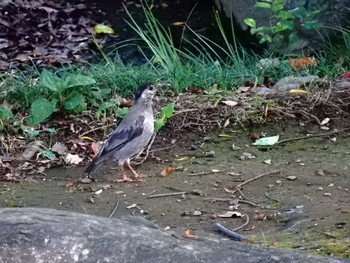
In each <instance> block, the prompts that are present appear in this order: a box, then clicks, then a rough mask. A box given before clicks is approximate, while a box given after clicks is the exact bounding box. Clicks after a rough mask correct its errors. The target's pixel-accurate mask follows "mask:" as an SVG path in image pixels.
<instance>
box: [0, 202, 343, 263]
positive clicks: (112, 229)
mask: <svg viewBox="0 0 350 263" xmlns="http://www.w3.org/2000/svg"><path fill="white" fill-rule="evenodd" d="M0 225H1V227H0V262H11V263H17V262H25V263H34V262H35V263H39V262H50V263H54V262H84V263H89V262H93V263H96V262H113V263H114V262H116V263H119V262H120V263H121V262H133V263H134V262H149V263H151V262H159V263H160V262H161V263H166V262H208V263H209V262H210V263H211V262H222V263H225V262H227V263H232V262H244V263H251V262H256V263H257V262H260V263H262V262H266V263H270V262H283V263H287V262H294V263H296V262H315V263H316V262H317V263H322V262H324V263H340V262H349V260H347V259H336V258H326V257H321V256H317V255H313V254H305V253H302V252H300V251H297V250H278V249H269V248H264V247H257V246H252V245H248V244H244V243H239V242H234V241H231V240H226V239H220V240H216V239H215V240H214V239H206V238H202V239H199V240H192V239H184V238H175V237H174V236H172V235H171V234H170V233H167V232H164V231H161V230H159V229H157V227H155V226H154V225H153V224H152V223H150V222H148V221H146V220H144V219H142V218H128V219H109V218H103V217H96V216H89V215H84V214H78V213H72V212H65V211H57V210H52V209H42V208H13V209H11V208H9V209H0Z"/></svg>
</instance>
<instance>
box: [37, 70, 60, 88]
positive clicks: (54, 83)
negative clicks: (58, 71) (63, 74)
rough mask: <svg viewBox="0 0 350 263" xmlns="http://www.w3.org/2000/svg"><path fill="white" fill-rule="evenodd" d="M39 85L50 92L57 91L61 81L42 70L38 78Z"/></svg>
mask: <svg viewBox="0 0 350 263" xmlns="http://www.w3.org/2000/svg"><path fill="white" fill-rule="evenodd" d="M40 80H41V84H42V85H43V86H45V87H46V88H48V89H50V90H52V91H56V92H57V91H59V89H60V88H61V87H60V86H61V85H62V84H63V80H62V79H60V78H58V77H56V76H55V75H53V74H52V73H51V72H50V71H47V70H43V72H42V73H41V76H40Z"/></svg>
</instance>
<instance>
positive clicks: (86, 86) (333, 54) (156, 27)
mask: <svg viewBox="0 0 350 263" xmlns="http://www.w3.org/2000/svg"><path fill="white" fill-rule="evenodd" d="M143 10H144V13H145V18H146V23H145V25H144V26H143V27H142V26H141V25H139V24H138V23H137V22H136V21H135V20H134V19H133V17H132V15H131V14H130V13H128V15H129V18H130V22H129V25H130V27H131V28H132V29H133V30H135V32H136V33H137V34H138V35H139V37H140V38H141V39H142V40H143V41H144V43H145V44H146V46H147V48H148V52H146V51H145V50H142V49H141V47H140V50H141V51H142V52H143V54H144V56H145V58H146V60H147V62H146V63H145V64H143V65H133V64H127V63H124V62H122V61H121V60H120V59H119V58H118V56H116V57H115V58H114V59H112V58H111V57H110V56H108V55H107V54H105V53H104V52H103V50H102V49H100V53H101V55H102V60H101V62H100V63H96V64H91V65H89V66H86V67H78V66H74V65H63V66H62V67H61V68H50V69H48V70H49V71H50V72H51V73H52V74H51V75H50V76H49V79H48V80H49V81H48V82H49V83H48V82H47V81H46V82H45V81H44V80H43V79H44V76H43V73H42V72H40V71H41V70H39V69H37V68H36V67H35V66H32V67H29V66H28V67H27V68H26V69H25V70H24V71H20V70H16V71H11V73H3V74H2V75H0V81H1V82H0V99H1V100H2V101H4V102H6V103H3V104H2V105H1V107H0V127H5V126H6V125H8V124H9V123H11V121H14V120H17V121H18V120H19V119H20V120H21V121H22V122H24V123H29V124H30V123H32V124H33V125H36V124H39V123H41V122H42V121H44V120H46V119H47V118H49V117H50V116H51V114H52V113H53V112H55V111H58V112H61V111H62V112H64V111H67V109H68V110H69V111H72V112H76V113H79V112H81V111H83V110H86V109H90V110H92V111H93V112H96V113H99V114H101V113H103V114H104V115H105V114H110V113H113V112H114V113H115V111H116V108H117V107H116V106H118V101H116V99H115V95H117V94H118V95H121V96H131V95H132V93H133V91H134V89H135V88H136V87H137V86H138V85H140V84H141V83H144V82H166V83H170V84H171V85H172V89H171V91H172V92H173V93H179V92H182V91H184V90H185V89H186V88H187V87H190V86H195V87H201V88H203V89H205V90H209V89H210V88H211V86H212V85H213V84H217V85H218V88H219V89H222V90H229V91H234V90H235V89H236V88H237V87H239V86H240V85H241V84H242V83H243V82H245V81H251V82H255V81H257V82H259V83H262V82H263V78H264V76H268V77H269V78H270V79H272V80H278V79H280V78H282V77H284V76H289V75H308V74H317V75H318V76H320V77H324V76H329V77H334V76H336V75H339V74H340V73H342V72H344V71H346V65H348V64H349V61H346V58H343V60H341V59H340V58H338V56H339V54H341V53H342V52H341V49H340V48H339V47H336V46H335V45H330V46H329V47H328V50H327V52H324V53H320V54H319V55H318V59H319V61H320V63H319V64H318V65H316V66H313V67H309V68H307V69H305V70H295V69H292V68H291V67H290V66H289V65H288V64H287V63H282V64H281V65H280V66H279V68H270V69H258V68H257V67H256V64H257V63H258V61H259V59H260V57H259V56H257V55H255V54H251V53H248V52H247V51H246V50H245V49H244V48H243V47H241V46H240V45H239V43H238V42H237V40H236V36H235V32H234V30H233V22H232V20H231V31H232V32H230V35H232V36H233V39H232V40H231V41H230V40H229V39H228V34H226V32H225V30H224V27H223V24H222V22H221V20H220V17H219V15H218V13H215V18H216V22H217V26H218V30H219V31H220V32H221V35H222V38H223V41H224V43H225V46H224V47H222V46H219V45H218V44H216V43H215V42H214V41H212V40H210V39H209V38H207V37H206V36H203V35H201V34H199V33H198V32H196V31H194V30H193V29H191V28H190V27H188V26H187V25H186V27H185V28H184V30H188V31H189V32H190V34H183V36H185V35H186V36H188V35H190V36H192V39H185V38H183V39H182V40H181V43H186V44H187V45H186V46H187V47H191V49H189V48H187V49H186V48H182V49H180V48H177V47H175V46H174V44H173V39H172V35H171V32H170V31H169V30H168V29H166V28H164V27H163V26H162V25H161V24H160V23H159V21H158V20H157V19H156V18H155V17H154V15H153V13H152V12H151V11H150V9H149V8H147V7H144V9H143ZM340 32H341V36H342V41H343V42H344V43H345V46H348V45H350V44H349V43H350V41H349V39H350V37H349V35H350V33H349V31H347V30H341V31H340ZM126 45H133V44H132V43H131V42H130V43H128V41H125V42H123V43H121V46H122V47H124V48H125V46H126ZM149 51H151V53H152V54H153V56H152V57H149V56H147V55H146V53H147V54H149ZM264 57H265V58H266V57H267V58H273V57H274V55H273V54H266V55H265V56H264ZM344 60H345V61H344ZM330 61H332V63H329V62H330ZM77 75H78V76H81V79H82V80H81V83H79V80H76V79H75V80H74V81H73V82H74V83H73V84H72V83H71V82H72V80H71V79H72V78H74V76H77ZM88 78H89V79H88ZM91 79H92V80H93V81H91ZM69 80H71V82H69ZM87 80H89V81H87ZM57 82H60V83H61V84H62V85H66V88H64V89H62V90H63V91H62V92H57V89H56V88H57V87H56V86H57V85H56V84H57ZM50 83H51V84H50ZM67 83H68V84H67ZM69 83H70V84H69ZM55 85H56V86H55ZM55 89H56V90H55ZM72 92H74V96H72V94H71V93H72ZM38 100H39V101H38ZM56 100H57V102H56ZM43 103H44V104H43ZM43 105H44V106H45V107H44V109H46V110H47V111H48V112H47V114H46V115H45V114H44V115H40V116H35V114H36V113H37V112H38V111H41V110H40V109H43ZM35 117H37V118H36V119H35ZM33 119H35V120H36V122H33ZM31 121H32V122H31Z"/></svg>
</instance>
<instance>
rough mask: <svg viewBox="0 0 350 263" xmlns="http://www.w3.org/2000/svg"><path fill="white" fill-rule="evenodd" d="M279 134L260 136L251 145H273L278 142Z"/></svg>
mask: <svg viewBox="0 0 350 263" xmlns="http://www.w3.org/2000/svg"><path fill="white" fill-rule="evenodd" d="M279 138H280V136H279V135H276V136H271V137H263V138H260V139H258V140H256V141H255V142H254V143H253V145H255V146H270V145H274V144H276V143H277V142H278V140H279Z"/></svg>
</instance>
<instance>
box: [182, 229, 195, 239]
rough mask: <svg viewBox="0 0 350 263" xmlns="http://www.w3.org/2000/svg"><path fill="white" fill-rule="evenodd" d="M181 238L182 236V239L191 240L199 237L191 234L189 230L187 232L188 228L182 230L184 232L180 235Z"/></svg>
mask: <svg viewBox="0 0 350 263" xmlns="http://www.w3.org/2000/svg"><path fill="white" fill-rule="evenodd" d="M182 236H183V237H192V238H198V237H199V236H198V235H196V234H193V233H192V232H191V230H189V229H188V228H186V229H185V230H184V232H183V233H182Z"/></svg>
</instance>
